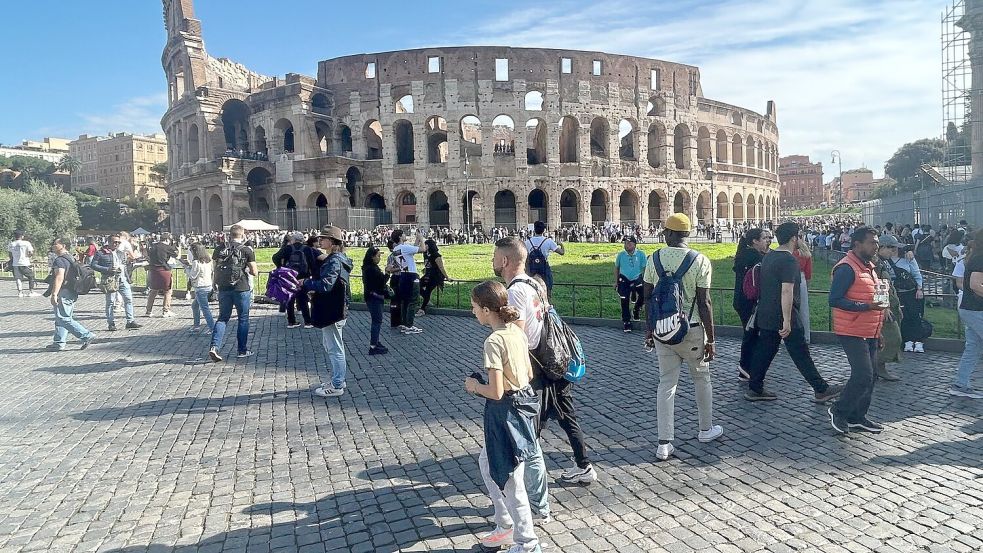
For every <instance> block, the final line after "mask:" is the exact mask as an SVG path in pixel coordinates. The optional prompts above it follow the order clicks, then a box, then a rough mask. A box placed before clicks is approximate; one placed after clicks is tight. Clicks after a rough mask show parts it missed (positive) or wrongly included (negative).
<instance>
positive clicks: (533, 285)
mask: <svg viewBox="0 0 983 553" xmlns="http://www.w3.org/2000/svg"><path fill="white" fill-rule="evenodd" d="M516 282H521V283H522V284H525V285H526V286H528V287H530V288H532V289H533V291H534V292H536V295H537V296H539V304H540V305H541V306H542V311H543V314H545V313H546V300H545V299H543V294H542V292H540V291H539V286H537V285H536V281H534V280H533V279H531V278H516V279H513V280H512V282H510V283H509V285H508V286H506V287H505V289H506V290H508V289H509V288H511V287H512V285H513V284H515V283H516Z"/></svg>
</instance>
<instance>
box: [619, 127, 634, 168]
mask: <svg viewBox="0 0 983 553" xmlns="http://www.w3.org/2000/svg"><path fill="white" fill-rule="evenodd" d="M618 144H619V146H618V157H619V158H621V159H622V160H624V161H638V124H637V123H636V122H635V120H634V119H622V120H621V121H618Z"/></svg>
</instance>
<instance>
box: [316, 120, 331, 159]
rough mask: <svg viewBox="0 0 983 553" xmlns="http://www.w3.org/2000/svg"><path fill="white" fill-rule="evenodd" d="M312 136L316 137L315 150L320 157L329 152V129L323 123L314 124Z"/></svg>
mask: <svg viewBox="0 0 983 553" xmlns="http://www.w3.org/2000/svg"><path fill="white" fill-rule="evenodd" d="M314 135H315V136H316V137H317V149H318V151H319V152H321V155H327V154H328V152H330V151H331V128H330V127H328V124H327V123H325V122H324V121H315V122H314Z"/></svg>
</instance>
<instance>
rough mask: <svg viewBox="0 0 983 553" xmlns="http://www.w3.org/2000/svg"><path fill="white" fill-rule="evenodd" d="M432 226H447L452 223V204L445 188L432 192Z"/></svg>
mask: <svg viewBox="0 0 983 553" xmlns="http://www.w3.org/2000/svg"><path fill="white" fill-rule="evenodd" d="M428 203H429V205H430V226H432V227H447V226H450V224H451V217H450V215H451V206H450V204H449V203H448V202H447V194H445V193H444V191H443V190H435V191H433V192H431V193H430V201H429V202H428Z"/></svg>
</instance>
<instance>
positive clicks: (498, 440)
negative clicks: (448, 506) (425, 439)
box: [464, 281, 541, 553]
mask: <svg viewBox="0 0 983 553" xmlns="http://www.w3.org/2000/svg"><path fill="white" fill-rule="evenodd" d="M471 312H472V313H474V316H475V318H477V319H478V322H479V323H481V324H482V325H484V326H488V327H491V329H492V333H491V335H490V336H488V338H487V339H486V340H485V346H484V355H483V356H482V358H483V366H484V369H485V371H486V374H482V373H481V372H475V373H474V374H472V375H471V376H470V377H468V378H467V379H465V381H464V389H465V391H467V392H468V393H469V394H474V395H476V396H482V397H484V398H485V413H484V438H485V446H484V448H482V450H481V454H480V455H479V456H478V467H479V468H480V469H481V477H482V479H483V480H484V481H485V487H486V488H488V495H489V497H490V498H491V501H492V505H494V507H495V529H494V530H492V531H491V532H489V533H487V534H484V535H482V536H479V538H480V540H481V544H482V545H483V546H485V547H487V548H496V549H497V548H501V547H502V546H506V545H511V544H513V543H514V544H515V545H516V546H517V547H518V548H519V549H520V550H521V551H525V552H538V553H541V549H540V546H539V539H538V538H537V537H536V533H535V530H534V527H533V520H532V511H531V510H530V508H529V496H528V494H527V493H526V486H525V481H524V479H523V478H524V476H523V475H524V474H525V461H526V460H527V459H529V458H530V457H531V456H532V455H533V454H534V453H535V452H536V449H537V442H536V439H537V438H536V433H535V430H534V429H533V420H534V419H535V418H536V417H538V416H539V399H538V398H537V397H536V393H535V392H534V391H533V390H532V387H531V386H530V382H531V381H532V365H531V364H530V362H529V345H528V339H527V338H526V333H525V331H523V330H522V329H521V328H519V326H518V325H516V324H515V321H517V320H518V319H519V311H518V310H517V309H516V308H515V307H512V306H510V305H509V298H508V293H507V292H506V290H505V286H503V285H502V284H501V283H499V282H494V281H487V282H483V283H481V284H479V285H478V286H476V287H475V288H474V290H472V291H471ZM486 377H487V380H486Z"/></svg>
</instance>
